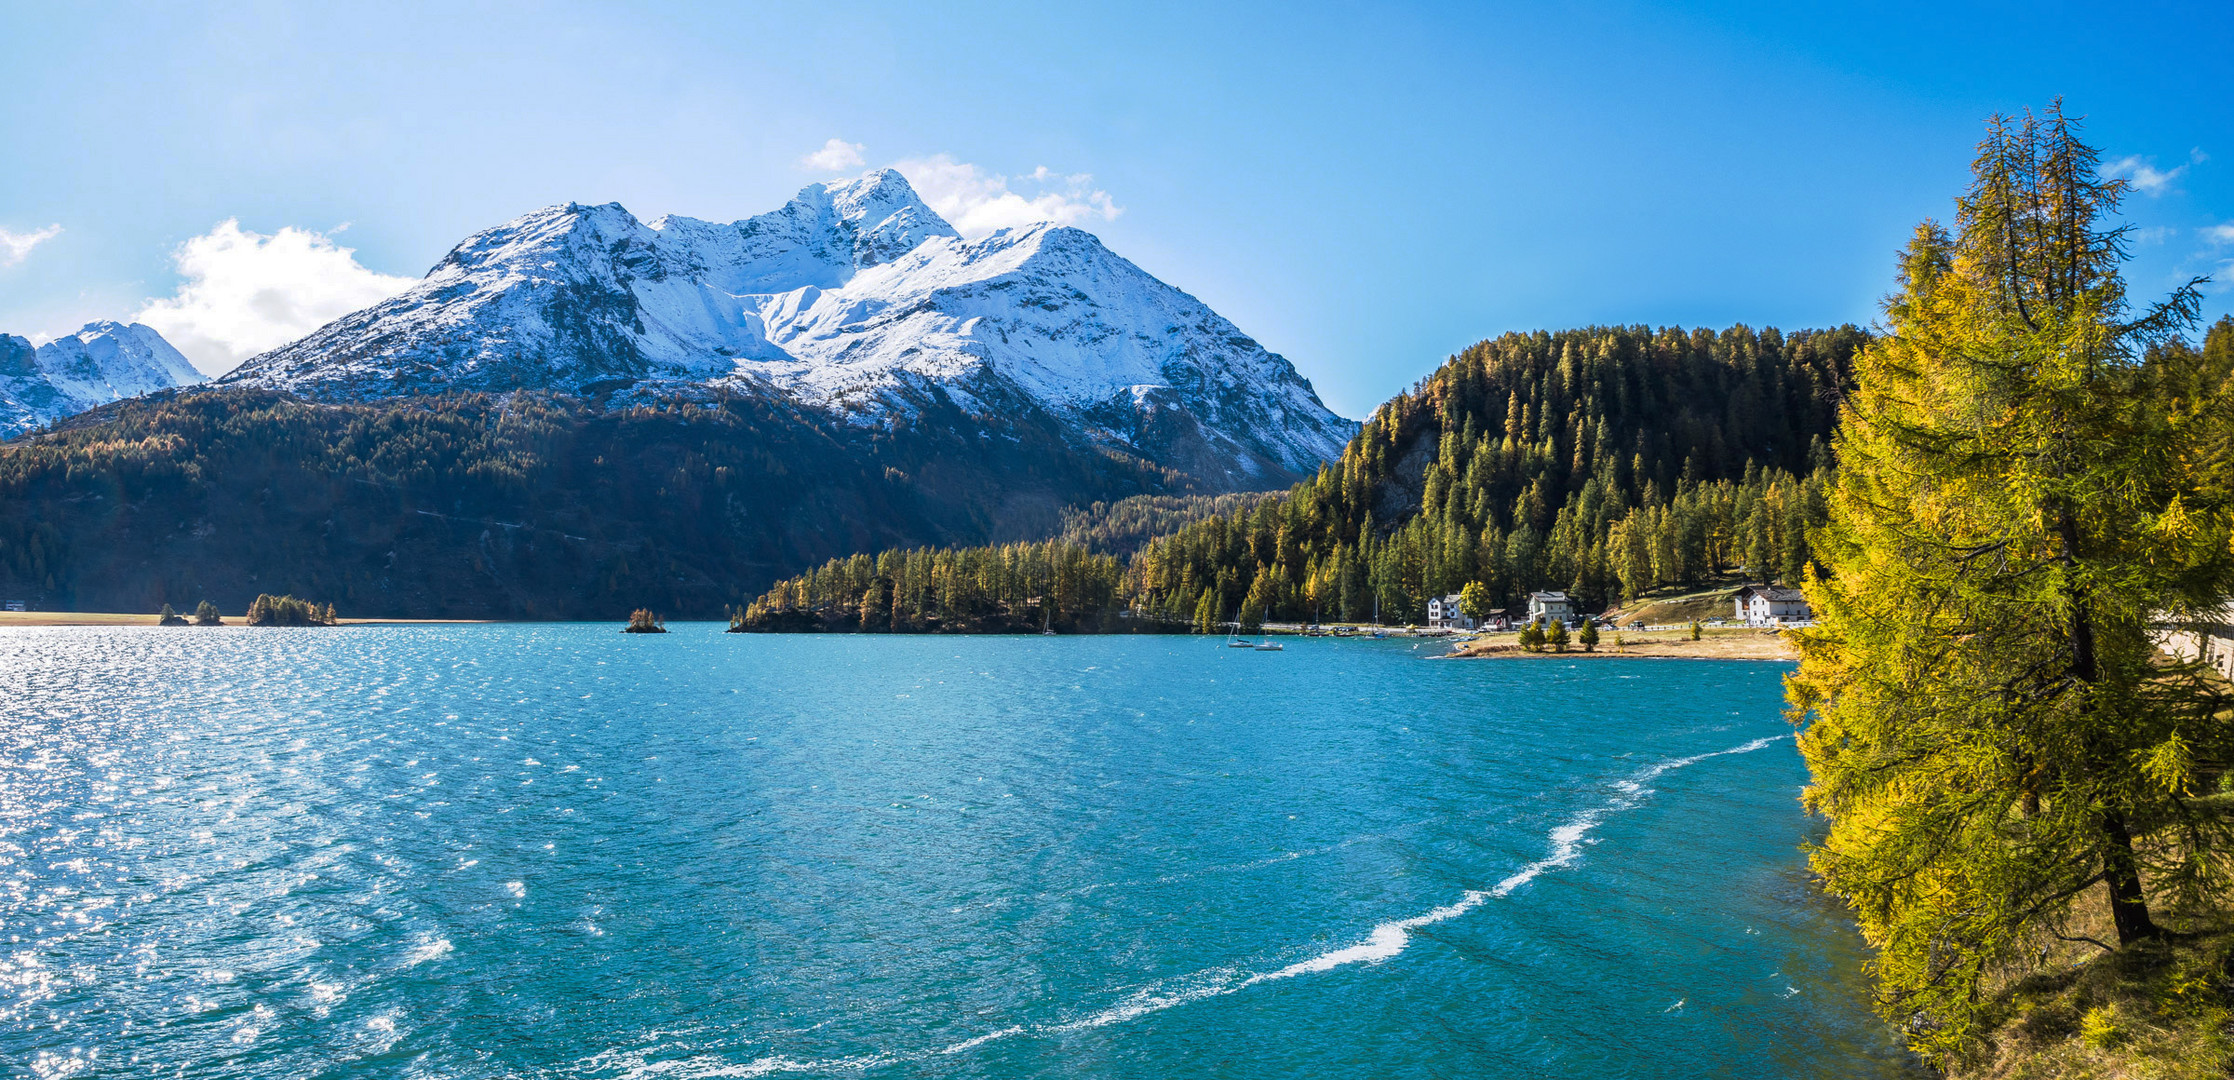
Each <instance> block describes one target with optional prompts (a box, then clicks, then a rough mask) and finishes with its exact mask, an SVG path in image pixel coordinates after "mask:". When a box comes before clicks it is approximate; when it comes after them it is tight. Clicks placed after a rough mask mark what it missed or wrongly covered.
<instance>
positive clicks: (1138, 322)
mask: <svg viewBox="0 0 2234 1080" xmlns="http://www.w3.org/2000/svg"><path fill="white" fill-rule="evenodd" d="M227 379H228V380H232V381H244V382H255V383H261V384H266V385H274V386H281V387H285V388H289V389H293V390H296V391H298V392H302V393H307V394H315V395H324V396H339V397H345V398H365V397H377V396H387V395H392V394H396V393H416V392H429V391H439V390H443V389H449V388H459V389H482V390H495V391H502V390H510V389H518V388H536V389H553V390H560V391H564V392H569V393H599V392H603V391H607V390H612V389H615V388H617V387H621V386H636V387H638V389H643V390H657V389H659V388H661V387H669V388H674V389H678V390H682V389H687V388H688V387H691V386H704V385H708V384H719V383H722V382H728V381H742V382H747V383H750V384H752V385H753V386H754V387H756V388H764V389H774V390H776V391H779V392H784V393H789V394H791V395H794V396H796V397H797V398H799V399H801V400H802V401H804V402H806V403H808V404H811V405H818V406H825V407H830V408H835V409H838V410H840V411H841V412H843V413H844V414H845V415H848V416H851V417H855V418H856V419H861V420H867V419H871V418H873V417H874V416H875V415H877V414H879V413H881V412H885V411H889V410H898V411H901V412H912V411H914V410H915V409H916V408H917V407H918V406H919V405H920V404H922V403H923V401H924V400H925V399H924V395H936V396H942V397H944V398H945V399H946V400H951V401H954V402H957V403H960V404H962V405H963V406H964V407H965V408H967V409H971V410H973V411H976V412H978V413H980V414H982V415H986V416H996V415H1009V414H1012V413H1013V412H1014V411H1015V410H1018V409H1026V410H1039V411H1042V412H1044V413H1046V414H1048V415H1050V416H1052V417H1053V418H1055V419H1056V420H1057V421H1058V422H1059V423H1060V424H1061V425H1062V426H1065V427H1067V428H1069V429H1070V430H1072V431H1074V432H1075V434H1076V437H1077V438H1078V439H1079V440H1080V441H1082V442H1090V443H1100V444H1104V445H1110V444H1114V445H1115V446H1117V447H1118V448H1121V449H1124V450H1127V451H1130V452H1132V453H1136V454H1139V455H1141V456H1143V457H1147V458H1149V459H1151V460H1154V461H1157V462H1159V463H1161V464H1164V465H1166V466H1168V467H1173V468H1178V469H1181V470H1183V471H1186V472H1189V473H1192V474H1194V475H1196V476H1198V477H1200V478H1201V479H1203V480H1205V481H1207V482H1209V483H1210V484H1211V485H1212V486H1217V487H1249V486H1257V487H1262V486H1272V485H1274V484H1277V483H1280V482H1284V481H1286V480H1288V479H1292V478H1294V477H1297V476H1301V475H1305V474H1307V473H1308V472H1310V470H1311V469H1313V468H1315V467H1316V465H1317V464H1318V463H1319V462H1320V461H1322V460H1325V459H1327V458H1330V457H1332V456H1334V455H1336V454H1338V453H1339V452H1340V449H1341V446H1342V444H1343V443H1344V442H1346V441H1347V440H1348V438H1349V436H1350V435H1351V434H1352V433H1353V432H1354V431H1355V429H1356V425H1354V424H1352V423H1350V422H1349V421H1346V420H1343V419H1342V418H1340V417H1337V416H1335V415H1334V414H1333V413H1331V412H1329V411H1328V410H1327V409H1326V407H1325V406H1324V405H1323V404H1321V403H1320V401H1319V400H1318V397H1317V395H1316V394H1315V393H1313V392H1312V390H1311V387H1310V384H1309V382H1307V381H1305V380H1304V379H1303V378H1302V377H1301V376H1299V375H1297V374H1296V372H1295V369H1294V368H1293V366H1291V365H1290V364H1289V363H1288V362H1287V361H1286V360H1284V359H1282V358H1281V357H1279V356H1277V355H1275V354H1272V353H1269V352H1267V351H1265V350H1264V348H1263V347H1262V346H1260V345H1258V344H1257V343H1256V342H1255V341H1253V340H1251V339H1250V338H1249V337H1248V336H1247V335H1245V334H1243V333H1242V332H1241V331H1240V330H1239V329H1238V328H1237V327H1235V326H1234V325H1233V324H1232V323H1230V322H1227V321H1226V320H1225V319H1224V318H1222V317H1220V316H1218V315H1217V313H1215V312H1213V311H1211V310H1210V309H1209V308H1208V307H1206V306H1204V305H1203V304H1202V303H1201V302H1200V301H1197V300H1196V299H1195V298H1193V297H1191V296H1189V295H1187V294H1186V293H1184V292H1181V291H1180V290H1178V289H1174V288H1172V287H1171V286H1169V285H1166V284H1164V283H1163V282H1161V281H1158V280H1157V279H1155V278H1154V277H1152V276H1151V275H1149V274H1148V273H1146V272H1145V271H1143V270H1141V269H1140V268H1139V267H1137V266H1135V265H1133V264H1132V263H1131V262H1128V261H1126V260H1125V259H1123V258H1121V257H1119V256H1117V255H1116V254H1114V253H1112V252H1111V251H1109V250H1108V248H1106V247H1104V246H1103V245H1102V243H1101V241H1100V240H1099V239H1097V238H1095V237H1094V236H1093V235H1092V234H1090V233H1087V232H1084V231H1081V230H1079V229H1074V228H1069V227H1065V226H1058V225H1052V224H1043V225H1034V226H1030V227H1027V228H1021V229H1009V230H1003V231H1001V232H997V233H994V234H993V235H991V236H987V237H983V238H980V239H977V240H966V239H964V238H963V237H962V236H961V235H960V234H958V233H956V232H955V230H954V228H953V227H952V226H951V225H949V224H947V222H946V221H944V220H943V219H941V218H940V217H939V215H938V214H937V213H935V212H933V211H932V210H931V208H930V207H929V206H927V205H925V204H924V202H923V201H922V199H920V198H919V197H918V196H917V195H916V193H915V190H914V189H913V188H912V187H911V186H910V185H909V184H908V182H907V179H906V178H905V177H903V176H901V175H900V174H899V173H898V172H896V171H893V170H889V169H887V170H880V171H877V172H872V173H869V174H867V175H864V176H862V177H859V178H857V179H853V180H846V181H839V182H833V183H824V184H811V185H808V186H807V187H806V188H805V189H804V190H802V191H800V192H799V194H798V195H797V196H796V197H794V198H793V199H792V200H791V201H790V202H788V203H786V204H785V205H784V206H782V207H781V208H778V209H776V210H774V211H771V212H769V213H766V214H761V215H758V216H755V217H751V218H746V219H744V220H742V221H737V222H731V223H727V224H722V223H716V222H708V221H702V220H699V219H696V218H688V217H682V216H679V215H670V216H667V217H661V218H657V219H654V220H652V221H651V222H649V223H646V222H641V221H639V220H637V219H636V218H635V217H634V216H633V215H631V214H630V213H629V212H628V211H627V210H625V209H623V208H622V207H621V206H620V205H619V204H616V203H608V204H604V205H600V206H584V205H581V204H576V203H569V204H566V205H563V206H553V207H547V208H545V209H542V210H537V211H535V212H533V213H530V214H527V215H525V216H523V217H520V218H518V219H516V220H514V221H511V222H508V223H506V224H504V225H501V226H498V227H496V228H493V229H487V230H484V231H482V232H480V233H476V234H475V235H473V236H472V237H469V238H467V239H466V241H465V242H464V243H461V244H459V245H458V246H457V248H455V249H454V250H452V251H451V252H450V254H449V255H448V256H447V257H445V258H444V259H443V260H442V262H441V263H440V264H438V265H437V266H436V267H435V268H434V269H433V270H432V271H430V272H429V273H428V275H427V277H426V279H425V280H423V281H422V282H420V284H419V285H417V286H415V287H413V288H412V289H410V290H408V291H406V292H405V293H403V294H402V295H400V296H397V297H395V298H393V299H390V300H387V301H383V302H382V303H380V304H377V305H374V306H373V307H370V308H367V309H365V310H363V311H359V312H355V313H353V314H350V315H347V316H344V317H343V318H341V319H339V320H336V321H335V322H333V323H330V324H328V325H327V326H325V327H322V328H320V329H319V330H318V331H317V332H315V333H313V334H311V335H310V336H308V337H306V338H303V339H301V340H299V341H297V342H294V343H292V344H289V345H286V346H283V347H281V348H279V349H275V350H273V351H271V352H269V353H265V354H263V355H261V356H258V357H255V358H253V359H251V360H250V361H249V362H248V363H246V364H244V365H242V367H241V368H240V369H239V370H238V371H236V372H235V373H233V374H232V375H229V376H227Z"/></svg>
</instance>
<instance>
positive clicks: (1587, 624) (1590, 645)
mask: <svg viewBox="0 0 2234 1080" xmlns="http://www.w3.org/2000/svg"><path fill="white" fill-rule="evenodd" d="M1575 640H1577V641H1579V642H1582V651H1584V652H1588V653H1594V652H1597V651H1598V624H1597V623H1595V622H1592V621H1590V620H1588V619H1585V620H1583V624H1582V633H1580V634H1578V635H1576V637H1575Z"/></svg>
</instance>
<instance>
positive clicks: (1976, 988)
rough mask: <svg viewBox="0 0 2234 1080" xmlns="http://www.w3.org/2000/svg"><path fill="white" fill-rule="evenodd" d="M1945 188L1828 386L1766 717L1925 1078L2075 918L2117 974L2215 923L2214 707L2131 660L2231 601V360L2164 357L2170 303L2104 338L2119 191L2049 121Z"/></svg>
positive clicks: (2220, 712)
mask: <svg viewBox="0 0 2234 1080" xmlns="http://www.w3.org/2000/svg"><path fill="white" fill-rule="evenodd" d="M1973 177H1974V179H1973V183H1972V185H1971V188H1970V190H1969V192H1968V193H1966V194H1965V195H1963V196H1962V197H1960V198H1959V199H1958V200H1957V203H1956V213H1955V220H1954V227H1953V228H1952V229H1951V230H1949V229H1944V228H1942V227H1941V226H1939V225H1937V224H1935V223H1932V222H1926V223H1924V224H1923V225H1922V226H1920V227H1919V228H1918V229H1917V231H1916V234H1915V238H1914V239H1913V241H1912V242H1911V243H1910V244H1909V245H1908V248H1907V250H1906V251H1905V253H1904V254H1903V255H1902V257H1901V264H1900V271H1899V278H1898V280H1899V291H1898V292H1896V293H1895V294H1894V295H1892V296H1891V297H1890V298H1888V300H1887V301H1886V304H1885V309H1884V310H1885V326H1884V330H1885V333H1884V334H1883V335H1882V336H1881V337H1879V338H1877V339H1876V340H1874V341H1872V342H1871V343H1870V344H1869V345H1868V346H1867V347H1866V348H1865V349H1864V350H1863V351H1862V353H1861V355H1860V356H1859V357H1858V358H1857V360H1856V362H1855V372H1854V386H1853V389H1852V391H1851V392H1850V393H1849V394H1848V395H1847V396H1846V399H1845V401H1844V405H1843V408H1842V412H1841V420H1840V425H1839V430H1838V434H1837V436H1836V441H1835V449H1836V458H1837V461H1838V469H1837V479H1836V484H1835V486H1834V487H1833V488H1832V490H1831V492H1830V494H1829V507H1828V511H1829V523H1828V524H1827V525H1826V526H1825V527H1823V528H1822V529H1820V530H1818V531H1817V532H1816V533H1815V534H1814V535H1812V536H1811V543H1812V547H1813V549H1814V553H1815V557H1816V558H1817V560H1819V562H1820V563H1821V564H1822V566H1823V567H1824V568H1825V573H1824V574H1823V576H1821V577H1820V579H1818V580H1813V581H1811V582H1810V583H1809V585H1808V590H1807V591H1808V594H1809V597H1810V599H1811V600H1812V601H1813V603H1814V605H1815V610H1816V614H1817V619H1818V626H1817V627H1816V628H1815V629H1813V630H1810V631H1805V632H1803V633H1801V635H1800V639H1799V640H1800V647H1801V652H1802V656H1803V659H1802V662H1801V666H1800V670H1799V671H1798V672H1797V673H1796V674H1795V675H1794V676H1793V678H1792V679H1791V680H1790V683H1789V686H1788V693H1789V700H1790V704H1791V715H1792V717H1793V718H1794V721H1795V722H1796V723H1803V724H1804V725H1805V726H1804V727H1803V729H1802V731H1801V733H1800V740H1799V745H1800V749H1801V752H1802V753H1803V754H1804V755H1805V757H1806V759H1807V763H1808V766H1809V769H1810V771H1811V774H1812V783H1811V785H1810V786H1809V787H1808V789H1807V791H1806V794H1805V796H1804V798H1805V802H1806V804H1807V806H1808V807H1809V808H1810V809H1812V810H1814V811H1816V812H1818V813H1821V814H1823V815H1825V816H1826V817H1827V818H1828V819H1829V821H1830V829H1829V832H1828V835H1827V836H1826V838H1825V839H1824V840H1823V841H1822V843H1821V844H1820V845H1819V846H1818V847H1817V848H1816V849H1815V850H1814V852H1813V856H1812V861H1813V864H1814V867H1815V869H1816V870H1817V872H1818V873H1819V874H1820V875H1821V877H1822V879H1823V881H1824V883H1825V887H1826V888H1827V889H1828V890H1829V891H1830V892H1831V893H1833V894H1834V895H1836V896H1838V897H1840V898H1842V899H1844V900H1845V901H1846V902H1847V903H1848V904H1850V905H1851V906H1852V908H1853V910H1854V913H1855V915H1856V917H1857V918H1858V920H1859V922H1860V924H1861V928H1862V930H1863V932H1864V934H1865V935H1866V936H1867V937H1868V939H1869V940H1870V942H1871V943H1872V944H1873V945H1874V946H1876V948H1877V959H1876V960H1875V962H1874V972H1875V975H1876V978H1877V980H1878V984H1879V989H1880V1005H1881V1007H1882V1009H1883V1010H1884V1012H1885V1013H1886V1015H1887V1016H1888V1017H1891V1018H1893V1019H1895V1020H1896V1021H1898V1022H1900V1023H1902V1024H1903V1025H1904V1026H1905V1027H1906V1030H1907V1031H1908V1032H1909V1033H1910V1036H1911V1040H1912V1042H1913V1044H1914V1045H1915V1046H1916V1048H1917V1049H1918V1050H1919V1051H1921V1052H1923V1053H1924V1054H1925V1055H1926V1056H1927V1057H1932V1058H1935V1059H1938V1060H1943V1061H1944V1060H1945V1059H1946V1058H1947V1056H1948V1055H1950V1054H1952V1053H1954V1052H1955V1051H1957V1050H1959V1049H1961V1048H1962V1047H1963V1046H1964V1045H1965V1044H1966V1043H1967V1042H1968V1041H1969V1040H1971V1039H1972V1038H1973V1037H1974V1036H1975V1034H1976V1030H1977V1019H1978V1015H1979V1011H1980V1009H1981V1001H1982V1000H1984V999H1985V998H1986V996H1987V995H1988V994H1989V992H1990V991H1991V989H1992V980H1993V979H1994V978H1996V973H1997V971H2000V970H2002V968H2001V966H2002V965H2004V964H2007V963H2013V962H2017V959H2018V955H2019V950H2020V949H2022V948H2026V947H2027V946H2028V944H2029V945H2032V946H2036V945H2037V943H2038V941H2039V940H2041V938H2042V936H2043V935H2046V934H2052V933H2058V932H2060V928H2061V927H2062V926H2063V921H2062V920H2063V919H2064V918H2066V917H2067V916H2068V915H2070V914H2071V913H2072V911H2073V905H2075V904H2079V903H2091V904H2095V905H2102V904H2104V903H2105V902H2106V903H2107V906H2108V908H2109V913H2110V915H2111V919H2112V922H2113V924H2114V926H2115V928H2116V934H2117V939H2118V944H2119V945H2121V946H2123V945H2128V944H2131V943H2133V942H2135V941H2138V940H2142V939H2145V938H2149V937H2152V936H2154V935H2157V934H2158V933H2160V930H2159V927H2158V923H2157V921H2156V919H2154V918H2153V917H2152V913H2151V907H2150V903H2151V898H2156V899H2158V900H2159V901H2160V902H2161V901H2163V900H2165V899H2167V898H2170V899H2175V900H2176V899H2178V898H2182V897H2199V896H2201V895H2202V894H2205V893H2208V892H2211V891H2220V892H2223V890H2224V889H2225V888H2226V886H2227V884H2228V879H2227V877H2226V872H2227V865H2226V861H2225V852H2226V851H2227V850H2228V848H2227V841H2228V840H2229V836H2228V835H2227V830H2226V828H2225V825H2224V819H2223V818H2221V817H2218V816H2214V815H2213V814H2211V813H2209V812H2207V811H2205V810H2203V809H2201V808H2199V807H2198V805H2197V804H2196V803H2195V802H2194V801H2193V800H2192V799H2191V798H2189V795H2190V793H2191V792H2192V791H2193V790H2195V788H2196V786H2197V785H2198V783H2199V782H2200V781H2202V780H2203V779H2206V777H2205V775H2204V774H2205V773H2206V772H2215V771H2219V770H2223V769H2224V767H2225V764H2226V762H2227V761H2228V760H2229V758H2230V756H2234V754H2230V752H2234V730H2230V727H2229V722H2228V719H2227V716H2226V713H2225V711H2224V710H2225V709H2226V707H2227V705H2228V702H2227V701H2226V700H2225V699H2224V698H2223V697H2222V695H2221V693H2220V690H2219V688H2218V687H2216V686H2214V685H2213V684H2212V683H2210V682H2209V681H2207V680H2206V679H2205V678H2204V677H2203V672H2202V671H2201V670H2200V667H2199V665H2196V664H2192V663H2184V662H2179V661H2173V660H2168V659H2167V658H2165V657H2164V656H2163V655H2161V654H2160V653H2158V652H2157V650H2156V649H2155V647H2154V643H2153V639H2152V634H2153V633H2154V632H2155V631H2156V630H2157V629H2158V628H2159V627H2161V625H2162V623H2163V621H2164V620H2166V619H2180V618H2185V617H2192V616H2195V615H2197V614H2198V613H2201V612H2203V611H2205V610H2209V609H2214V608H2215V607H2216V606H2217V605H2218V604H2219V603H2221V602H2222V601H2223V598H2224V597H2225V596H2226V595H2227V594H2228V591H2229V588H2230V587H2234V558H2230V550H2229V539H2230V538H2234V528H2230V525H2234V500H2230V499H2229V491H2228V487H2227V484H2226V476H2227V468H2226V466H2227V461H2228V458H2227V453H2226V448H2227V433H2228V432H2229V430H2234V428H2230V425H2229V423H2228V420H2229V413H2228V403H2229V400H2230V398H2229V385H2228V377H2229V374H2230V372H2234V365H2230V364H2229V362H2228V361H2229V359H2234V358H2228V357H2226V356H2225V355H2224V353H2225V351H2226V350H2211V349H2206V350H2203V351H2200V352H2199V351H2197V350H2194V349H2192V348H2188V347H2186V346H2185V345H2184V344H2182V343H2181V342H2180V341H2179V338H2178V336H2179V334H2180V333H2181V332H2183V331H2185V330H2187V329H2189V328H2191V327H2192V326H2193V323H2194V320H2195V316H2196V301H2197V297H2196V292H2195V288H2194V286H2193V285H2192V284H2191V285H2190V286H2188V287H2186V288H2183V289H2181V290H2179V291H2177V292H2175V293H2173V294H2172V296H2171V297H2170V298H2169V299H2168V300H2166V301H2164V302H2163V303H2160V304H2157V305H2155V306H2153V307H2150V308H2149V309H2147V310H2146V311H2144V312H2142V313H2140V314H2138V315H2134V314H2132V313H2130V312H2129V310H2128V306H2127V303H2126V298H2125V293H2124V284H2123V282H2122V280H2121V278H2120V276H2119V274H2118V265H2119V263H2120V261H2121V260H2122V258H2123V257H2124V243H2123V230H2122V229H2119V228H2111V227H2108V225H2107V221H2108V219H2109V217H2110V216H2111V215H2112V214H2113V213H2114V212H2115V210H2116V209H2117V206H2118V202H2119V198H2120V196H2121V194H2122V193H2123V191H2124V183H2123V181H2119V180H2115V179H2104V178H2103V177H2102V176H2101V175H2100V174H2099V172H2098V170H2097V155H2096V151H2095V150H2094V149H2093V148H2092V147H2089V146H2088V145H2086V144H2085V143H2084V142H2083V141H2082V140H2081V138H2080V135H2079V129H2078V124H2077V122H2076V121H2075V120H2074V119H2072V118H2070V117H2067V116H2065V115H2064V113H2063V112H2062V110H2061V106H2060V103H2059V104H2058V105H2057V106H2054V107H2051V108H2050V109H2049V110H2047V112H2046V113H2045V115H2041V116H2034V115H2032V114H2030V113H2027V114H2025V115H2024V116H2022V117H2017V118H1996V119H1995V120H1993V121H1992V122H1991V123H1990V126H1989V130H1988V133H1987V136H1986V138H1985V140H1984V141H1983V142H1982V143H1980V145H1979V150H1978V156H1977V159H1976V161H1975V163H1974V164H1973ZM2214 354H2215V355H2216V356H2217V357H2218V358H2217V359H2212V358H2211V356H2212V355H2214ZM1811 576H1812V575H1811ZM2144 886H2145V887H2146V892H2144Z"/></svg>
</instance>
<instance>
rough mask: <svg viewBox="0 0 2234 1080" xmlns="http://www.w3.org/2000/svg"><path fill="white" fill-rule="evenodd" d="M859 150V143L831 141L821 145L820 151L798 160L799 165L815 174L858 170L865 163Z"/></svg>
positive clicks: (865, 160)
mask: <svg viewBox="0 0 2234 1080" xmlns="http://www.w3.org/2000/svg"><path fill="white" fill-rule="evenodd" d="M861 150H862V146H861V144H860V143H849V142H847V141H845V140H844V139H832V140H830V141H829V142H826V143H823V144H822V149H820V150H817V151H815V152H814V153H812V154H808V155H807V156H806V157H803V158H800V159H799V164H801V165H804V166H806V167H807V168H810V169H813V170H815V171H817V172H845V171H846V170H848V169H858V168H860V167H861V166H862V165H864V164H866V163H867V159H865V158H863V157H862V156H861Z"/></svg>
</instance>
